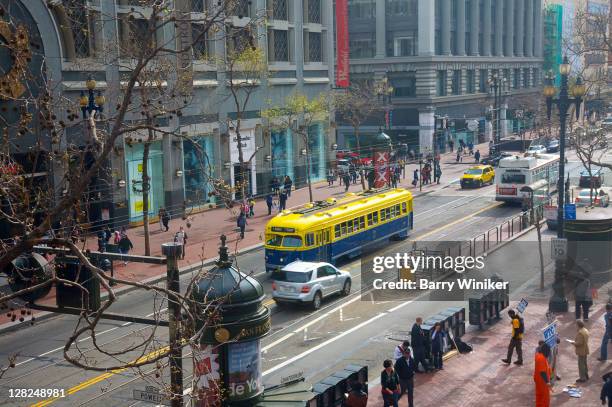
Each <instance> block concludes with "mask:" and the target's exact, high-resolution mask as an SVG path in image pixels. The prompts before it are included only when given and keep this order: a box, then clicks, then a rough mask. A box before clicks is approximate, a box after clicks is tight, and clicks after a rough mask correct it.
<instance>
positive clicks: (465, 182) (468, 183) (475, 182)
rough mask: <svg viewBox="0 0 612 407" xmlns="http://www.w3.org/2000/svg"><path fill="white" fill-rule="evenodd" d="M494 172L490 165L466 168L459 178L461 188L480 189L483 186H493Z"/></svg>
mask: <svg viewBox="0 0 612 407" xmlns="http://www.w3.org/2000/svg"><path fill="white" fill-rule="evenodd" d="M494 180H495V170H494V169H493V167H492V166H490V165H476V166H474V167H471V168H468V169H467V170H466V171H465V172H464V173H463V176H462V177H461V188H468V187H481V186H483V185H485V184H493V182H494Z"/></svg>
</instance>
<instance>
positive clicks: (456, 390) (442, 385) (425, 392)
mask: <svg viewBox="0 0 612 407" xmlns="http://www.w3.org/2000/svg"><path fill="white" fill-rule="evenodd" d="M600 293H601V294H602V295H603V293H607V288H605V289H601V290H600ZM540 297H541V296H540ZM513 305H514V306H516V305H517V304H516V303H514V304H513ZM572 305H573V304H572ZM547 309H548V301H547V300H544V299H541V298H540V299H530V301H529V306H528V307H527V310H526V311H525V326H526V329H525V332H526V333H525V339H524V340H523V357H524V361H525V364H524V365H523V366H516V365H514V364H511V365H510V366H507V365H505V364H504V363H502V362H501V361H500V359H501V358H504V357H505V354H506V350H507V345H508V341H509V338H510V325H509V320H508V317H507V315H504V318H502V320H501V321H500V322H498V323H496V324H494V325H493V326H490V327H489V328H488V329H486V330H484V331H480V332H479V331H470V332H469V333H467V334H466V335H465V337H463V340H464V341H465V342H468V343H470V344H472V346H473V347H474V352H472V353H469V354H463V355H457V356H454V357H452V358H450V359H449V360H447V361H446V362H445V364H444V370H442V371H438V372H436V373H428V374H419V375H417V376H416V379H415V390H414V397H415V405H417V406H445V407H463V406H466V407H467V406H487V407H506V406H520V407H523V406H533V405H535V386H534V382H533V367H534V361H533V359H534V355H535V348H536V347H537V345H538V340H539V339H540V338H541V333H540V329H542V328H543V327H544V326H545V324H546V318H545V313H546V310H547ZM603 314H604V303H603V301H600V302H599V303H598V304H597V303H596V304H595V305H594V307H593V308H592V314H591V319H590V321H589V322H587V329H588V330H589V332H590V339H589V348H590V352H591V354H590V355H589V356H588V367H589V376H590V379H589V381H588V382H587V383H584V384H583V385H581V386H580V388H581V389H582V390H583V395H582V397H581V398H571V397H569V396H568V394H567V393H564V392H563V391H562V389H563V387H565V386H566V385H568V384H575V383H574V382H575V380H576V379H577V378H578V363H577V358H576V356H575V354H574V348H573V346H572V345H571V344H569V343H567V342H566V341H565V340H564V339H565V338H569V339H574V337H575V335H576V323H575V319H574V317H573V313H572V312H569V313H566V314H563V315H559V316H558V321H559V326H560V330H559V332H560V336H561V338H562V341H561V344H560V348H559V359H558V362H557V366H558V374H559V376H560V377H561V380H560V381H559V382H558V383H557V384H556V385H555V386H554V388H553V393H552V395H551V405H552V406H575V407H583V406H596V405H601V402H600V401H599V392H600V391H601V386H602V384H603V381H602V379H601V377H602V376H603V374H605V373H607V372H608V371H612V366H611V365H610V362H603V363H602V362H599V361H598V360H597V358H598V357H599V346H600V344H601V337H602V335H603V332H604V323H603ZM514 357H515V358H516V354H514ZM381 364H382V362H381ZM381 369H382V367H381ZM376 383H377V385H376V386H373V387H371V388H370V392H369V394H370V398H369V400H368V406H377V407H380V406H382V405H383V402H382V397H381V394H380V384H379V380H377V381H376ZM407 404H408V402H407V399H406V397H405V396H404V397H403V398H402V400H400V403H399V405H400V407H402V406H407Z"/></svg>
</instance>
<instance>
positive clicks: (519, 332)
mask: <svg viewBox="0 0 612 407" xmlns="http://www.w3.org/2000/svg"><path fill="white" fill-rule="evenodd" d="M508 316H509V317H510V325H511V326H512V337H511V338H510V344H509V345H508V355H507V356H506V359H502V362H504V363H505V364H507V365H509V364H510V362H511V361H512V353H514V349H515V348H516V355H517V357H518V359H517V360H516V362H514V364H515V365H519V366H520V365H522V364H523V333H524V332H525V321H523V318H521V317H519V316H518V315H517V314H516V312H515V311H514V310H512V309H511V310H510V311H508Z"/></svg>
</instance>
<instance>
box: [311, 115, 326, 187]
mask: <svg viewBox="0 0 612 407" xmlns="http://www.w3.org/2000/svg"><path fill="white" fill-rule="evenodd" d="M325 150H326V149H325V140H324V134H323V125H321V124H320V123H319V124H315V125H312V126H310V128H309V129H308V151H310V179H311V181H320V180H323V179H325Z"/></svg>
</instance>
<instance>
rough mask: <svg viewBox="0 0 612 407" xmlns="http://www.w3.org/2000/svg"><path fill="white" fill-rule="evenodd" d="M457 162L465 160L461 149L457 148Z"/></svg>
mask: <svg viewBox="0 0 612 407" xmlns="http://www.w3.org/2000/svg"><path fill="white" fill-rule="evenodd" d="M457 162H458V163H459V162H463V156H462V155H461V150H460V149H457Z"/></svg>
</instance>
